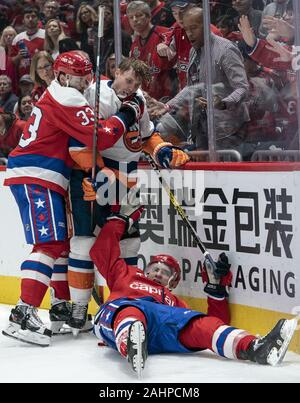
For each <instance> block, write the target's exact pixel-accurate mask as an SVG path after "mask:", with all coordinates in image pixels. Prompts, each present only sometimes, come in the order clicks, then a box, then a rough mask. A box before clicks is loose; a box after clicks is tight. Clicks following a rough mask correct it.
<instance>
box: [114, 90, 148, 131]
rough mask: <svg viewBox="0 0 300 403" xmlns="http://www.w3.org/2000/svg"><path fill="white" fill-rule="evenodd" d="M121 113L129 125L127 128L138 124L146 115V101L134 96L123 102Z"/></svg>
mask: <svg viewBox="0 0 300 403" xmlns="http://www.w3.org/2000/svg"><path fill="white" fill-rule="evenodd" d="M119 113H120V114H121V116H122V118H123V120H125V123H126V125H127V128H129V127H130V126H132V125H133V124H134V123H135V122H138V121H139V120H140V119H141V117H142V115H143V113H144V101H143V99H142V98H140V97H139V96H138V95H134V96H132V97H130V98H128V99H126V100H125V101H123V103H122V105H121V107H120V109H119Z"/></svg>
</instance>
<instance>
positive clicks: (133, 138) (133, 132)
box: [123, 125, 142, 153]
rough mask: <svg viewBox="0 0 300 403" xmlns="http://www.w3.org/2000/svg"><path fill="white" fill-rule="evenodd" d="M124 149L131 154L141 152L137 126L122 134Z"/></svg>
mask: <svg viewBox="0 0 300 403" xmlns="http://www.w3.org/2000/svg"><path fill="white" fill-rule="evenodd" d="M123 138H124V144H125V147H126V148H127V149H128V150H129V151H131V152H132V153H138V152H141V151H142V138H141V135H140V132H139V130H138V127H137V125H134V126H132V127H131V128H130V129H129V131H128V132H127V133H125V134H124V137H123Z"/></svg>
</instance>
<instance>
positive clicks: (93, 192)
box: [82, 168, 116, 206]
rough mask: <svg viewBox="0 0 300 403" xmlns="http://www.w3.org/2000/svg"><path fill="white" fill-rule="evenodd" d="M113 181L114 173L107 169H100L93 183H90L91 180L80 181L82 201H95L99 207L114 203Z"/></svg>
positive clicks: (114, 179)
mask: <svg viewBox="0 0 300 403" xmlns="http://www.w3.org/2000/svg"><path fill="white" fill-rule="evenodd" d="M115 181H116V177H115V174H114V172H113V171H111V170H110V169H108V168H103V169H101V170H100V171H99V172H98V174H97V176H96V180H95V181H92V179H91V178H84V179H83V181H82V189H83V193H84V195H83V200H85V201H89V202H92V201H95V200H96V201H97V203H98V204H100V205H101V206H102V205H106V204H108V203H109V204H110V203H112V202H115V200H116V195H115V190H116V189H115V186H114V184H115Z"/></svg>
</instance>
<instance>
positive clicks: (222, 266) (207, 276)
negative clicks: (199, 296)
mask: <svg viewBox="0 0 300 403" xmlns="http://www.w3.org/2000/svg"><path fill="white" fill-rule="evenodd" d="M216 267H217V270H216V273H215V274H214V273H213V272H212V271H211V270H210V267H209V266H208V265H205V263H204V264H203V266H202V268H201V275H202V281H203V283H204V284H205V287H204V292H205V293H206V294H208V295H209V296H210V297H213V298H217V299H224V298H225V297H228V288H229V286H231V281H232V273H231V271H230V267H231V265H230V264H229V262H228V257H227V256H226V254H225V253H224V252H223V253H221V254H220V256H219V259H218V261H217V262H216Z"/></svg>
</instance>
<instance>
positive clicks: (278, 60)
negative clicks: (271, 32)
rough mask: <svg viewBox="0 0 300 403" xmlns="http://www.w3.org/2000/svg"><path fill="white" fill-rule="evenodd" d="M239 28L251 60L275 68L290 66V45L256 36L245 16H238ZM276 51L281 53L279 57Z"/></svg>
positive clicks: (282, 68)
mask: <svg viewBox="0 0 300 403" xmlns="http://www.w3.org/2000/svg"><path fill="white" fill-rule="evenodd" d="M239 29H240V31H241V33H242V35H243V39H244V41H245V44H246V52H247V53H248V55H249V56H250V57H251V58H252V59H253V60H255V61H256V62H258V63H260V64H261V65H263V66H265V67H270V68H275V69H277V70H286V69H291V68H292V65H291V62H292V59H291V58H290V56H291V52H292V49H291V47H289V46H284V45H282V44H279V43H278V42H275V41H274V39H272V38H270V39H268V41H267V40H265V39H259V38H257V37H256V36H255V34H254V33H253V30H252V28H251V25H250V23H249V20H248V18H247V17H246V16H242V17H241V18H240V23H239ZM276 52H277V53H278V52H280V53H281V55H280V57H278V56H277V54H276ZM283 54H284V57H283Z"/></svg>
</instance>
